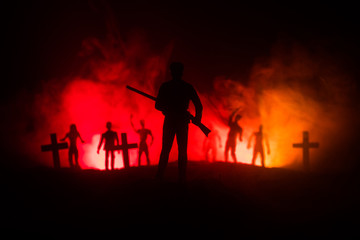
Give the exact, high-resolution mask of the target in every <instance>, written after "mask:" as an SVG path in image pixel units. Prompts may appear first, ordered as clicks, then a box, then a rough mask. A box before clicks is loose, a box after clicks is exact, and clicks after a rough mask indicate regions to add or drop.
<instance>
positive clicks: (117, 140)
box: [114, 132, 120, 153]
mask: <svg viewBox="0 0 360 240" xmlns="http://www.w3.org/2000/svg"><path fill="white" fill-rule="evenodd" d="M114 133H115V142H116V145H120V143H119V136H118V134H117V132H114ZM118 153H120V150H118Z"/></svg>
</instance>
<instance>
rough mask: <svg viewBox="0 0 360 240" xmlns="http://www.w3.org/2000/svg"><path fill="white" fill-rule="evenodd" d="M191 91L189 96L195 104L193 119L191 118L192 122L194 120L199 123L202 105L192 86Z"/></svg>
mask: <svg viewBox="0 0 360 240" xmlns="http://www.w3.org/2000/svg"><path fill="white" fill-rule="evenodd" d="M192 92H193V93H192V96H191V101H192V102H193V103H194V106H195V119H194V120H193V122H194V121H195V122H197V123H201V117H202V110H203V106H202V104H201V101H200V98H199V96H198V94H197V93H196V91H195V89H194V88H193V90H192Z"/></svg>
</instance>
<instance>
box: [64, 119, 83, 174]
mask: <svg viewBox="0 0 360 240" xmlns="http://www.w3.org/2000/svg"><path fill="white" fill-rule="evenodd" d="M67 138H68V139H69V143H70V147H69V165H70V168H80V165H79V151H78V149H77V145H76V142H77V139H78V138H79V139H80V141H81V142H82V143H84V140H83V139H82V138H81V136H80V133H79V132H78V130H77V128H76V125H75V124H71V125H70V131H69V132H68V133H66V135H65V137H64V138H62V139H60V141H65V140H66V139H67ZM73 156H74V158H75V165H74V163H73Z"/></svg>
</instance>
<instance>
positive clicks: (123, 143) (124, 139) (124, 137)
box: [114, 133, 138, 168]
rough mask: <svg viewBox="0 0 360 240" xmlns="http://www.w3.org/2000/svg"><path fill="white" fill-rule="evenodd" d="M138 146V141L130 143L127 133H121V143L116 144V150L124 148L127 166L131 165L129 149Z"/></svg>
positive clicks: (125, 164)
mask: <svg viewBox="0 0 360 240" xmlns="http://www.w3.org/2000/svg"><path fill="white" fill-rule="evenodd" d="M137 147H138V144H137V143H130V144H128V142H127V135H126V133H121V145H117V146H114V150H122V154H123V160H124V167H125V168H128V167H130V160H129V149H131V148H137Z"/></svg>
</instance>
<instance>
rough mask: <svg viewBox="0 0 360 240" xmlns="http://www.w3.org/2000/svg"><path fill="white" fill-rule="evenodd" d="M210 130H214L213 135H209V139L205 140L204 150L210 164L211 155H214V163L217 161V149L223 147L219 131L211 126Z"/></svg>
mask: <svg viewBox="0 0 360 240" xmlns="http://www.w3.org/2000/svg"><path fill="white" fill-rule="evenodd" d="M209 127H210V129H212V131H211V133H210V134H209V135H208V137H207V138H205V139H204V142H203V150H204V154H205V160H206V161H207V162H209V155H210V153H211V155H212V161H213V162H215V161H216V156H217V148H218V147H220V148H221V147H222V145H221V137H220V134H219V131H217V130H216V129H215V128H214V127H213V125H212V124H211V125H210V126H209Z"/></svg>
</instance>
